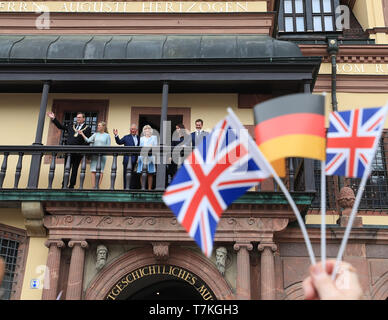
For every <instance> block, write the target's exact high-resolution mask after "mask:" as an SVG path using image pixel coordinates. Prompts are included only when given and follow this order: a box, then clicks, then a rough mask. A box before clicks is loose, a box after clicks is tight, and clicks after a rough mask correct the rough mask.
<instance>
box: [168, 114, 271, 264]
mask: <svg viewBox="0 0 388 320" xmlns="http://www.w3.org/2000/svg"><path fill="white" fill-rule="evenodd" d="M230 113H231V114H229V115H228V116H227V117H226V118H225V119H223V120H221V121H220V122H219V123H218V124H217V125H216V126H215V128H214V129H213V130H212V132H211V133H210V134H209V135H208V136H206V137H205V138H204V139H206V140H205V141H203V142H202V144H201V145H199V146H198V147H197V148H196V149H194V151H193V152H192V153H191V154H190V155H189V156H188V157H187V158H186V159H185V161H184V162H183V164H182V166H181V168H180V169H179V170H178V172H177V173H176V175H175V177H174V179H173V180H172V182H171V184H170V185H169V186H168V188H167V189H166V191H165V193H164V195H163V200H164V202H165V203H166V205H167V206H169V207H170V209H171V211H172V212H173V213H174V215H175V216H176V217H177V220H178V222H179V223H180V224H181V225H182V226H183V227H184V229H185V230H186V231H187V232H188V233H189V235H190V236H191V237H192V238H193V239H194V240H195V241H196V243H197V244H198V245H199V247H200V248H201V250H202V252H203V253H204V254H205V255H206V256H207V257H210V256H211V253H212V250H213V240H214V235H215V232H216V228H217V224H218V222H219V220H220V218H221V215H222V212H223V211H224V210H225V209H226V208H227V207H228V206H229V205H230V204H231V203H232V202H233V201H235V200H236V199H238V198H239V197H240V196H242V195H243V194H244V193H245V192H246V191H248V190H249V189H250V188H251V187H252V186H255V185H256V184H258V183H259V182H260V181H261V180H263V179H265V178H267V177H269V176H270V175H271V174H270V173H269V171H268V170H267V169H264V168H267V167H266V166H265V163H264V162H263V160H262V157H261V155H260V154H259V150H258V148H257V146H256V144H255V142H254V141H253V139H252V138H251V137H250V136H249V134H248V132H247V130H246V129H245V128H244V127H243V125H242V124H241V123H240V121H239V120H238V118H237V117H236V116H235V115H234V114H233V113H232V112H231V111H230Z"/></svg>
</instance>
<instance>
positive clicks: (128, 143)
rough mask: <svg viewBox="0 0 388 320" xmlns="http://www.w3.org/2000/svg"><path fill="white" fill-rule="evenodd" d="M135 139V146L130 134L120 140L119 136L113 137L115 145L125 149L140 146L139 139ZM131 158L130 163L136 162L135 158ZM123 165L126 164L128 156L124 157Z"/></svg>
mask: <svg viewBox="0 0 388 320" xmlns="http://www.w3.org/2000/svg"><path fill="white" fill-rule="evenodd" d="M136 137H137V144H135V141H133V137H132V135H131V134H127V135H126V136H124V137H123V138H121V139H120V137H119V136H117V137H115V140H116V143H117V144H120V145H121V144H123V145H124V146H126V147H137V146H139V144H140V137H139V136H136ZM131 158H132V163H134V162H136V160H137V156H132V157H131ZM123 163H124V165H126V164H127V163H128V156H124V158H123Z"/></svg>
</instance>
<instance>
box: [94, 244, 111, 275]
mask: <svg viewBox="0 0 388 320" xmlns="http://www.w3.org/2000/svg"><path fill="white" fill-rule="evenodd" d="M107 258H108V248H107V247H105V246H104V245H103V244H100V245H99V246H98V247H97V261H96V269H97V270H101V269H102V268H103V267H104V266H105V264H106V260H107Z"/></svg>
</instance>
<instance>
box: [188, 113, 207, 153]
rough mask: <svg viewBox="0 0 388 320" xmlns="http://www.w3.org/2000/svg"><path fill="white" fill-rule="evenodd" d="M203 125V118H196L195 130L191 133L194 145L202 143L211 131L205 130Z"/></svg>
mask: <svg viewBox="0 0 388 320" xmlns="http://www.w3.org/2000/svg"><path fill="white" fill-rule="evenodd" d="M202 127H203V121H202V119H197V120H195V131H194V132H192V133H191V145H192V146H193V147H195V146H198V145H200V144H201V142H202V140H203V138H205V137H206V136H207V135H208V134H209V132H206V131H204V130H203V129H202Z"/></svg>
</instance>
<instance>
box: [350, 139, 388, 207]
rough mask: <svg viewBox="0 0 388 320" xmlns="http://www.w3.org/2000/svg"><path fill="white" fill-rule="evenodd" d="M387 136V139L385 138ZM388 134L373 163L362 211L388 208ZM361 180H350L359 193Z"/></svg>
mask: <svg viewBox="0 0 388 320" xmlns="http://www.w3.org/2000/svg"><path fill="white" fill-rule="evenodd" d="M384 136H385V138H384ZM387 158H388V132H387V131H386V132H384V135H383V138H382V139H381V141H380V144H379V147H378V149H377V152H376V156H375V158H374V160H373V162H372V173H371V175H370V177H369V179H368V180H367V183H366V186H365V190H364V193H363V195H362V198H361V203H360V208H361V209H383V208H388V197H387V194H388V172H387V171H388V170H387V168H388V167H387V165H388V163H387ZM360 182H361V179H350V187H351V188H352V189H353V190H354V193H355V194H356V193H357V190H358V186H359V185H360Z"/></svg>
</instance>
